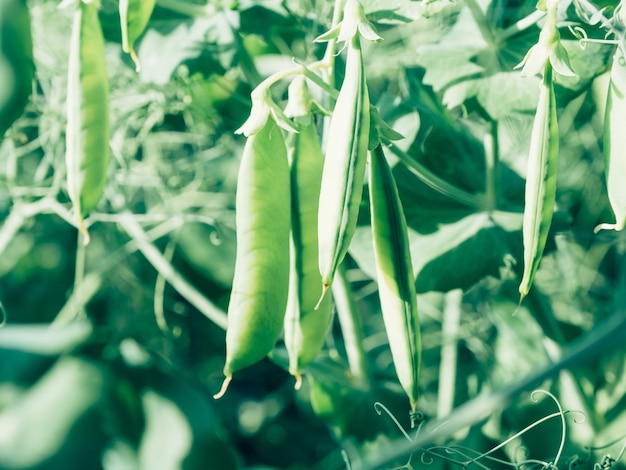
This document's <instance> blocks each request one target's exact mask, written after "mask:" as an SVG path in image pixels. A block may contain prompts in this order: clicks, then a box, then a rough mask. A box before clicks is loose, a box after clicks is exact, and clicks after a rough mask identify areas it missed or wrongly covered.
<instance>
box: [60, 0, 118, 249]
mask: <svg viewBox="0 0 626 470" xmlns="http://www.w3.org/2000/svg"><path fill="white" fill-rule="evenodd" d="M67 81H68V83H67V129H66V154H65V157H66V158H65V160H66V165H67V191H68V194H69V196H70V199H71V201H72V203H73V205H74V212H75V216H76V219H77V222H78V224H79V227H80V228H81V231H83V233H84V235H85V243H87V242H88V240H89V237H88V234H87V231H86V229H85V226H84V222H83V219H84V217H85V216H86V215H87V214H88V213H89V212H90V211H92V210H93V209H95V207H96V206H97V205H98V202H99V201H100V199H101V197H102V194H103V193H104V187H105V185H106V181H107V169H108V166H109V158H110V157H109V135H110V125H109V84H108V78H107V71H106V59H105V48H104V38H103V36H102V29H101V27H100V21H99V19H98V12H97V9H96V6H95V3H94V2H90V3H85V2H83V1H79V2H78V7H77V9H76V13H75V14H74V23H73V26H72V37H71V42H70V57H69V69H68V79H67Z"/></svg>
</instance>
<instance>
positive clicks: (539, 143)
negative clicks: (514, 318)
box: [519, 61, 559, 302]
mask: <svg viewBox="0 0 626 470" xmlns="http://www.w3.org/2000/svg"><path fill="white" fill-rule="evenodd" d="M558 157H559V128H558V122H557V114H556V98H555V95H554V83H553V70H552V65H551V63H550V62H548V61H546V63H545V67H544V74H543V79H542V81H541V89H540V92H539V104H538V105H537V112H536V114H535V120H534V123H533V128H532V133H531V137H530V153H529V158H528V170H527V174H526V190H525V194H526V196H525V207H524V219H523V228H522V234H523V242H524V273H523V275H522V281H521V283H520V286H519V292H520V302H521V301H522V300H523V299H524V297H525V296H526V295H527V294H528V291H529V290H530V286H531V285H532V281H533V278H534V276H535V272H536V271H537V268H538V267H539V263H540V261H541V257H542V256H543V250H544V248H545V246H546V241H547V239H548V232H549V231H550V225H551V223H552V215H553V213H554V202H555V198H556V177H557V165H558Z"/></svg>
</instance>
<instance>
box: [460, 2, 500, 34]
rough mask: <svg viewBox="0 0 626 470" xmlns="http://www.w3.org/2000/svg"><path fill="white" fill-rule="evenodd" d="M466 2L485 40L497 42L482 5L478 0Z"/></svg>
mask: <svg viewBox="0 0 626 470" xmlns="http://www.w3.org/2000/svg"><path fill="white" fill-rule="evenodd" d="M465 4H466V5H467V8H469V11H470V13H471V14H472V18H474V21H475V22H476V25H477V26H478V29H479V30H480V34H481V36H482V37H483V39H484V40H485V42H486V43H487V44H495V38H494V35H493V33H492V31H491V28H490V27H489V24H488V22H487V17H486V16H485V13H484V12H483V10H482V9H481V8H480V5H479V4H478V3H477V2H476V0H465Z"/></svg>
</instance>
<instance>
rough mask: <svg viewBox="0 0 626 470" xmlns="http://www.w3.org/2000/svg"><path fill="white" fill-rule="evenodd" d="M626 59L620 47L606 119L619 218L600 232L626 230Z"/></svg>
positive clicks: (609, 182)
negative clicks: (625, 126)
mask: <svg viewBox="0 0 626 470" xmlns="http://www.w3.org/2000/svg"><path fill="white" fill-rule="evenodd" d="M624 123H626V58H625V57H624V50H623V48H622V47H621V46H620V47H618V48H617V50H616V51H615V55H614V57H613V64H612V65H611V81H610V83H609V90H608V95H607V100H606V112H605V116H604V174H605V178H606V187H607V192H608V195H609V202H610V203H611V208H612V209H613V213H614V214H615V223H614V224H601V225H599V226H598V227H597V229H596V230H599V229H614V230H623V229H624V226H626V185H625V184H624V181H625V178H626V145H624V134H622V132H624Z"/></svg>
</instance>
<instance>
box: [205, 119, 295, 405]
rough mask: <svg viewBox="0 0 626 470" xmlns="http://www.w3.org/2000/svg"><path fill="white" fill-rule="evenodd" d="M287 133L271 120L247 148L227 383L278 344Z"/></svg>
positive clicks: (285, 269) (284, 281)
mask: <svg viewBox="0 0 626 470" xmlns="http://www.w3.org/2000/svg"><path fill="white" fill-rule="evenodd" d="M290 204H291V202H290V189H289V164H288V162H287V149H286V147H285V140H284V138H283V134H282V131H281V130H280V129H279V128H278V127H277V125H276V122H275V121H274V119H273V118H272V117H268V119H267V122H266V123H265V125H264V126H263V127H262V128H261V129H260V130H259V131H258V132H257V133H255V134H253V135H251V136H250V137H248V140H247V141H246V145H245V147H244V151H243V156H242V159H241V165H240V167H239V174H238V179H237V198H236V224H237V253H236V261H235V275H234V278H233V288H232V293H231V297H230V303H229V305H228V326H227V329H226V364H225V365H224V375H225V376H226V379H225V380H224V384H223V386H222V389H221V390H220V392H219V393H218V394H217V395H215V398H220V397H221V396H222V395H223V394H224V393H225V392H226V389H227V387H228V384H229V382H230V380H231V378H232V375H233V373H234V372H236V371H238V370H240V369H243V368H244V367H247V366H250V365H252V364H254V363H256V362H258V361H260V360H261V359H263V358H264V357H265V356H266V355H267V354H268V353H269V352H270V351H271V350H272V348H273V347H274V344H275V343H276V341H277V340H278V337H279V336H280V334H281V332H282V329H283V321H284V317H285V309H286V307H287V294H288V290H289V230H290V225H291V206H290Z"/></svg>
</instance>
